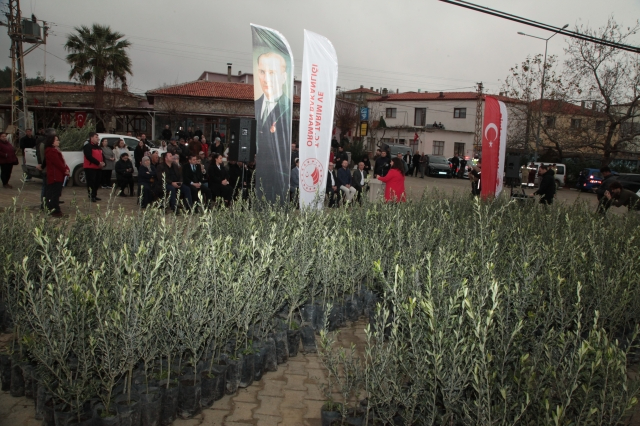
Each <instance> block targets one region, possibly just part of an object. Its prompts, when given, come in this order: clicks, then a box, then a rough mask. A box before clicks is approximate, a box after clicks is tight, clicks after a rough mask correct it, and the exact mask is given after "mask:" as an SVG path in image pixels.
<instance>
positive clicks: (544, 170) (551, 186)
mask: <svg viewBox="0 0 640 426" xmlns="http://www.w3.org/2000/svg"><path fill="white" fill-rule="evenodd" d="M538 175H539V176H542V180H541V181H540V186H539V187H538V190H537V191H536V192H534V193H533V195H541V197H540V204H551V203H553V197H555V195H556V180H555V178H554V172H553V170H552V169H551V168H549V166H547V165H545V164H542V165H540V168H539V169H538Z"/></svg>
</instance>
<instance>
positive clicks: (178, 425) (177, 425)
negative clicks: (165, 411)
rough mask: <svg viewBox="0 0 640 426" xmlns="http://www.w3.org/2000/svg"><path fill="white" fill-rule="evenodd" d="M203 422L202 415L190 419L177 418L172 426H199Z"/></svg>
mask: <svg viewBox="0 0 640 426" xmlns="http://www.w3.org/2000/svg"><path fill="white" fill-rule="evenodd" d="M202 421H203V417H202V414H198V415H197V416H195V417H192V418H190V419H181V418H178V419H176V420H175V421H174V422H173V425H174V426H198V425H201V424H202Z"/></svg>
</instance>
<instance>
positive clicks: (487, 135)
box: [480, 96, 502, 198]
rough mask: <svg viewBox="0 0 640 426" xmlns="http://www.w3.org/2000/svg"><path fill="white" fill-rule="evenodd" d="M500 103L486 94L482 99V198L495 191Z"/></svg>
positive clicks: (498, 150) (491, 195)
mask: <svg viewBox="0 0 640 426" xmlns="http://www.w3.org/2000/svg"><path fill="white" fill-rule="evenodd" d="M501 117H502V115H501V114H500V103H499V102H498V100H497V99H496V98H492V97H491V96H486V97H485V100H484V123H483V124H482V169H481V175H480V176H481V185H480V186H481V192H480V195H481V196H482V198H487V197H493V196H495V193H496V185H497V175H498V163H499V155H500V126H501Z"/></svg>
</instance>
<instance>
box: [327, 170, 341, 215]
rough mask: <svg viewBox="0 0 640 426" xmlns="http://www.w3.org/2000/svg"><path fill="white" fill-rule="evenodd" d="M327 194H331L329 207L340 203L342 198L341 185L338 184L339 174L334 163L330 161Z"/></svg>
mask: <svg viewBox="0 0 640 426" xmlns="http://www.w3.org/2000/svg"><path fill="white" fill-rule="evenodd" d="M326 192H327V195H328V196H329V207H330V208H331V207H334V206H336V207H337V205H338V201H339V198H340V187H339V186H338V175H337V174H336V171H335V170H334V169H333V163H329V172H328V173H327V188H326Z"/></svg>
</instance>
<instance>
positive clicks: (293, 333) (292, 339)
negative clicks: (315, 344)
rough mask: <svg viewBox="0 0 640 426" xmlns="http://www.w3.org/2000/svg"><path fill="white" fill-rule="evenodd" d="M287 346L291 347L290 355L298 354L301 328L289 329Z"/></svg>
mask: <svg viewBox="0 0 640 426" xmlns="http://www.w3.org/2000/svg"><path fill="white" fill-rule="evenodd" d="M287 346H288V348H289V357H290V358H291V357H295V356H298V350H299V349H300V330H287Z"/></svg>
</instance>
